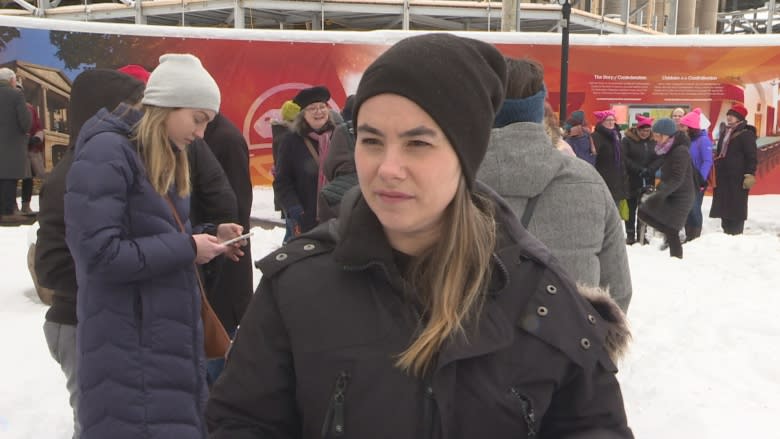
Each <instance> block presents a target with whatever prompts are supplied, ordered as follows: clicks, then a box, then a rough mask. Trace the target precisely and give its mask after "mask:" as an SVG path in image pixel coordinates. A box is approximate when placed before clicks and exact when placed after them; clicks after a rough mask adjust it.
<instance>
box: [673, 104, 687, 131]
mask: <svg viewBox="0 0 780 439" xmlns="http://www.w3.org/2000/svg"><path fill="white" fill-rule="evenodd" d="M683 116H685V110H683V109H682V108H675V109H674V111H672V120H673V121H674V123H675V124H677V129H678V130H680V129H685V128H684V127H683V126H682V125H680V119H682V117H683Z"/></svg>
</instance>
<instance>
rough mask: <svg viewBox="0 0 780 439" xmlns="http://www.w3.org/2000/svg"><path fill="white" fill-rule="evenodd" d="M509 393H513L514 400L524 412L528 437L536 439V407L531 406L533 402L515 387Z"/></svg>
mask: <svg viewBox="0 0 780 439" xmlns="http://www.w3.org/2000/svg"><path fill="white" fill-rule="evenodd" d="M509 392H510V393H511V396H512V398H514V399H516V400H517V401H518V402H519V403H520V408H521V409H522V411H523V420H525V424H526V425H527V426H528V437H529V438H530V437H535V436H536V415H535V414H534V407H533V404H531V400H530V399H528V397H526V396H525V395H523V394H522V393H520V391H519V390H517V389H516V388H514V387H511V388H510V389H509Z"/></svg>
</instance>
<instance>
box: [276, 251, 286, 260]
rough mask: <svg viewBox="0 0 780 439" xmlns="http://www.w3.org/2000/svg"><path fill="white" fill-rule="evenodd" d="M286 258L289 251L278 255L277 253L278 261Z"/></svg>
mask: <svg viewBox="0 0 780 439" xmlns="http://www.w3.org/2000/svg"><path fill="white" fill-rule="evenodd" d="M285 259H287V253H279V254H278V255H276V260H277V261H283V260H285Z"/></svg>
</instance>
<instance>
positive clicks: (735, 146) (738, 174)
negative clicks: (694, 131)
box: [710, 123, 758, 221]
mask: <svg viewBox="0 0 780 439" xmlns="http://www.w3.org/2000/svg"><path fill="white" fill-rule="evenodd" d="M724 135H725V131H722V132H721V133H720V136H718V150H717V153H716V158H715V163H714V166H715V188H714V189H713V194H712V207H711V208H710V218H723V219H729V220H733V221H744V220H746V219H747V210H748V193H749V192H750V191H749V190H746V189H742V180H743V179H744V178H745V174H753V175H755V174H756V164H757V159H756V155H757V153H758V149H757V146H756V128H755V127H754V126H752V125H747V124H744V123H742V124H740V126H737V127H736V128H735V129H734V132H733V133H732V134H731V139H730V140H729V147H728V150H727V153H726V156H725V157H723V158H718V155H720V152H721V150H722V148H723V145H722V143H723V137H724Z"/></svg>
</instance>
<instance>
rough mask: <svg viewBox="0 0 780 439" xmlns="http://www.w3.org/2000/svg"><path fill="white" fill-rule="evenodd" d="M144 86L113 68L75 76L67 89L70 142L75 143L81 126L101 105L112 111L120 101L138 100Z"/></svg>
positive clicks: (142, 93)
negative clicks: (68, 96)
mask: <svg viewBox="0 0 780 439" xmlns="http://www.w3.org/2000/svg"><path fill="white" fill-rule="evenodd" d="M144 88H145V85H144V83H143V82H141V81H139V80H138V79H136V78H133V77H132V76H130V75H128V74H125V73H122V72H118V71H116V70H110V69H93V70H85V71H84V72H82V73H81V74H80V75H78V76H77V77H76V79H75V80H74V81H73V86H72V87H71V89H70V104H69V107H68V116H69V121H68V122H69V124H70V145H71V146H72V145H75V144H76V139H78V137H79V132H80V131H81V127H82V126H83V125H84V123H85V122H86V121H88V120H89V119H90V118H91V117H92V116H94V115H95V113H97V112H98V111H100V109H101V108H106V109H107V110H108V111H114V108H116V107H117V106H118V105H119V104H121V103H122V102H129V103H137V102H140V101H141V98H143V95H144Z"/></svg>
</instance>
